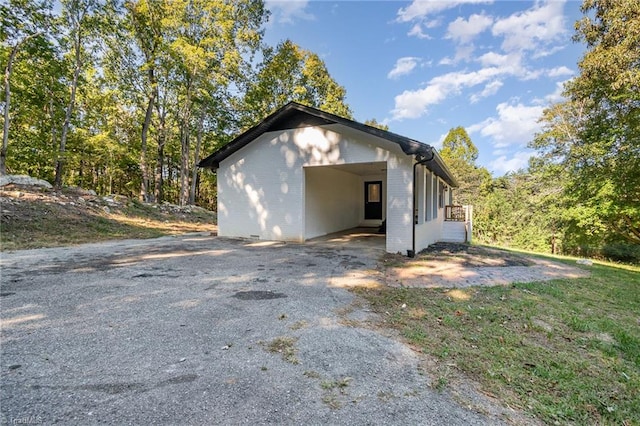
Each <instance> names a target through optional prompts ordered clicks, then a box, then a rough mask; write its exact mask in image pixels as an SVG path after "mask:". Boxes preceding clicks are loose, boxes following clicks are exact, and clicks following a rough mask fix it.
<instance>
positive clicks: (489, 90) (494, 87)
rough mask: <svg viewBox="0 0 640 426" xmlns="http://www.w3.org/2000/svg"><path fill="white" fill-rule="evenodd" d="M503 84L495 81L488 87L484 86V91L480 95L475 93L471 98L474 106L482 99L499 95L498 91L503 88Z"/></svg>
mask: <svg viewBox="0 0 640 426" xmlns="http://www.w3.org/2000/svg"><path fill="white" fill-rule="evenodd" d="M503 84H504V83H503V82H501V81H500V80H494V81H492V82H490V83H488V84H487V85H485V86H484V89H483V90H482V92H480V93H474V94H473V95H471V97H470V98H469V99H470V101H471V103H472V104H475V103H476V102H478V101H479V100H480V99H482V98H486V97H487V96H492V95H495V94H496V93H498V90H500V88H501V87H502V86H503Z"/></svg>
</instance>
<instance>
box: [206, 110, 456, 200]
mask: <svg viewBox="0 0 640 426" xmlns="http://www.w3.org/2000/svg"><path fill="white" fill-rule="evenodd" d="M330 124H341V125H343V126H347V127H349V128H352V129H355V130H358V131H361V132H363V133H367V134H370V135H373V136H377V137H379V138H381V139H385V140H387V141H390V142H393V143H396V144H397V145H398V146H399V147H400V148H401V149H402V152H404V153H405V154H407V155H410V156H414V157H416V159H417V160H420V159H423V158H429V157H431V156H432V153H433V160H432V161H429V162H427V163H426V164H427V167H428V168H429V169H431V170H433V171H434V172H435V173H436V174H437V175H439V176H440V177H442V179H444V180H445V182H447V183H448V184H449V185H451V186H452V187H457V186H458V183H457V181H456V179H455V178H454V177H453V175H452V174H451V172H450V171H449V169H448V168H447V166H446V165H445V164H444V161H443V160H442V158H441V157H440V156H439V155H438V153H437V152H436V151H435V150H434V149H433V147H432V146H431V145H428V144H425V143H422V142H419V141H416V140H414V139H410V138H407V137H405V136H401V135H398V134H396V133H393V132H389V131H386V130H381V129H378V128H376V127H372V126H367V125H366V124H362V123H358V122H356V121H353V120H349V119H347V118H344V117H340V116H337V115H334V114H330V113H328V112H325V111H321V110H319V109H316V108H312V107H309V106H306V105H302V104H299V103H297V102H289V103H288V104H286V105H284V106H283V107H281V108H280V109H278V110H276V111H275V112H273V113H272V114H270V115H269V116H268V117H267V118H265V119H264V120H262V121H261V122H260V123H258V124H257V125H256V126H254V127H252V128H250V129H249V130H247V131H245V132H244V133H242V134H240V135H239V136H237V137H236V138H235V139H233V140H232V141H231V142H229V143H228V144H226V145H225V146H223V147H221V148H220V149H218V150H217V151H215V152H214V153H213V154H211V155H210V156H208V157H207V158H205V159H203V160H202V161H200V162H199V163H198V167H202V168H208V169H212V170H216V169H218V168H219V167H220V163H221V162H222V161H223V160H224V159H226V158H227V157H229V156H230V155H232V154H233V153H235V152H237V151H239V150H240V149H242V148H243V147H245V146H247V145H248V144H250V143H251V142H253V141H254V140H256V139H257V138H258V137H260V136H261V135H262V134H264V133H266V132H273V131H278V130H287V129H296V128H300V127H311V126H323V125H330Z"/></svg>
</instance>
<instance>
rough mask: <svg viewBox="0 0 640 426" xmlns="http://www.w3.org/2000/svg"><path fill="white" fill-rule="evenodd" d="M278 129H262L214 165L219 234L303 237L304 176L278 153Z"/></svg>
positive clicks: (278, 237)
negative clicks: (253, 137) (251, 140)
mask: <svg viewBox="0 0 640 426" xmlns="http://www.w3.org/2000/svg"><path fill="white" fill-rule="evenodd" d="M281 136H282V135H281V134H280V133H275V132H271V133H265V134H263V135H262V136H260V137H259V138H258V139H257V140H255V141H253V142H252V143H251V144H249V145H248V146H246V147H244V148H243V149H241V150H239V151H238V152H235V153H234V154H232V155H231V156H229V157H228V158H226V159H225V160H224V161H222V163H221V164H220V168H219V169H218V234H219V235H221V236H227V237H246V238H260V239H267V240H288V241H303V240H304V226H303V224H304V217H303V210H302V209H303V200H304V176H303V171H302V168H301V167H299V166H296V163H297V162H296V161H293V162H291V161H289V158H288V157H287V156H286V155H283V153H282V152H281V149H280V148H281V144H280V138H281Z"/></svg>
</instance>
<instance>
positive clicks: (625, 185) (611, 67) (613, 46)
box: [531, 0, 640, 244]
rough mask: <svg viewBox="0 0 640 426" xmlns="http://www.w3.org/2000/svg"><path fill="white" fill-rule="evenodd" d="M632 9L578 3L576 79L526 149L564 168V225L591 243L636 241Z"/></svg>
mask: <svg viewBox="0 0 640 426" xmlns="http://www.w3.org/2000/svg"><path fill="white" fill-rule="evenodd" d="M639 6H640V5H639V4H638V1H637V0H616V1H613V0H585V1H584V3H583V5H582V11H583V12H584V14H585V17H584V18H582V19H581V20H580V21H578V22H577V23H576V35H575V37H574V39H575V40H576V41H581V42H585V43H586V45H587V51H586V53H585V54H584V56H583V58H582V59H581V61H580V62H579V68H580V74H579V75H578V76H577V77H576V78H575V79H573V80H572V81H570V82H569V83H568V84H567V85H566V86H565V92H564V95H565V97H566V98H567V100H566V101H565V102H563V103H561V104H558V105H553V106H551V107H550V108H548V109H547V110H546V111H545V114H544V117H543V122H544V129H543V131H542V132H541V133H540V134H539V135H537V137H536V138H535V140H534V141H533V142H532V144H531V146H532V147H534V148H536V149H538V150H539V152H540V153H541V156H542V158H543V159H544V161H545V163H546V164H547V165H548V166H549V168H551V169H555V170H556V171H557V170H558V169H559V168H564V169H566V171H567V173H566V179H567V181H566V186H565V191H564V196H565V197H566V200H567V208H568V213H569V215H568V218H567V220H568V222H569V223H571V224H572V225H571V226H572V227H573V229H575V230H576V231H578V232H580V233H581V234H582V235H583V236H585V237H592V238H590V239H591V241H594V242H595V241H600V242H603V241H607V240H616V239H622V240H626V241H628V242H631V243H634V244H638V243H640V7H639ZM587 239H589V238H587Z"/></svg>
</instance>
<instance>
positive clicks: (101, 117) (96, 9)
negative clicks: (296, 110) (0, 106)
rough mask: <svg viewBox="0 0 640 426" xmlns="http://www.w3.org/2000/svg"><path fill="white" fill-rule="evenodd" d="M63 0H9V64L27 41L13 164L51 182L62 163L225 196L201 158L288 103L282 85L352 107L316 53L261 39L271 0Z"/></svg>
mask: <svg viewBox="0 0 640 426" xmlns="http://www.w3.org/2000/svg"><path fill="white" fill-rule="evenodd" d="M59 3H60V4H59V5H58V7H56V8H54V7H53V2H51V1H48V0H41V1H39V0H10V2H9V3H8V4H7V5H5V4H4V3H3V4H1V5H0V15H1V17H2V23H3V25H2V28H1V32H0V36H1V38H2V42H3V44H2V49H0V63H1V64H2V66H3V67H4V66H6V65H7V63H8V59H9V56H10V54H11V51H12V48H13V47H15V46H16V45H18V44H19V47H20V49H18V50H17V52H16V54H15V60H14V63H13V71H14V72H13V74H12V77H11V87H10V88H9V89H10V90H9V92H10V94H11V95H12V96H11V101H12V102H11V107H10V108H9V110H10V119H11V121H10V130H11V131H10V132H9V133H8V135H9V137H8V140H9V142H10V143H9V144H8V150H6V152H7V156H6V160H7V161H6V165H7V169H8V170H7V171H8V172H9V173H16V174H21V173H26V174H30V175H32V176H35V177H39V178H44V179H47V180H49V181H50V182H53V181H54V177H55V174H56V167H55V166H56V163H58V164H60V167H59V169H60V171H61V172H60V173H59V174H60V179H61V182H62V183H64V184H65V185H80V186H83V187H86V188H91V189H94V190H96V191H98V192H99V193H122V194H126V195H130V196H136V195H139V194H141V193H143V192H145V193H146V195H145V197H144V199H145V200H147V201H156V202H160V201H162V200H167V201H171V202H179V201H182V202H183V203H184V202H185V198H186V196H187V195H188V196H189V202H190V203H191V202H196V203H199V204H202V205H206V206H208V207H215V201H216V183H215V175H212V174H210V173H198V171H197V170H195V164H197V162H198V161H199V160H200V157H201V156H203V155H205V154H207V153H209V152H211V151H212V150H214V149H216V148H217V147H219V146H222V145H224V144H225V143H227V142H228V141H229V140H231V139H232V138H233V137H234V136H235V135H237V134H238V132H239V131H241V130H242V128H243V126H244V125H246V124H245V123H247V122H249V121H255V120H259V119H262V118H263V117H264V115H266V114H267V113H269V112H270V110H271V108H273V107H279V106H281V104H282V103H284V102H285V100H284V99H285V98H284V97H285V96H287V92H286V91H281V92H279V90H281V89H282V88H286V89H289V88H292V90H294V89H295V92H296V94H297V95H296V96H297V97H296V98H295V99H296V100H299V101H301V102H304V103H306V104H308V105H313V106H316V107H319V108H323V109H325V110H327V111H329V112H333V113H336V114H339V115H343V116H347V117H349V116H350V115H351V112H350V110H349V108H348V107H347V106H346V104H345V103H344V98H345V91H344V88H343V87H341V86H339V85H338V84H337V83H336V82H335V81H334V80H333V79H332V78H331V77H330V75H329V73H328V70H327V69H326V66H325V64H324V63H323V61H322V60H321V59H320V58H319V57H318V56H317V55H315V54H314V53H312V52H309V51H305V50H302V49H300V48H299V47H297V46H295V45H293V43H290V42H288V43H284V44H282V45H281V46H280V47H278V48H272V47H264V46H263V45H262V37H263V33H264V30H265V26H264V24H265V22H266V20H267V18H268V16H269V12H268V10H267V9H266V8H265V5H264V2H263V1H262V0H240V1H233V2H230V1H223V0H217V1H202V0H198V1H187V0H178V1H168V0H129V1H125V2H120V1H111V0H64V1H61V2H59ZM51 22H55V25H53V24H51ZM36 35H37V36H36ZM20 43H21V44H20ZM263 48H264V49H265V53H264V54H263V55H262V57H263V58H264V61H263V64H262V65H260V66H259V67H258V69H257V70H256V71H254V68H255V67H254V65H255V60H254V56H255V55H256V54H257V53H258V52H259V50H260V49H263ZM290 65H291V66H293V68H291V69H289V68H287V67H289V66H290ZM292 69H293V70H294V72H293V73H291V72H290V71H291V70H292ZM73 87H75V91H74V90H70V88H73ZM72 93H73V95H72ZM245 95H248V96H245ZM279 95H282V96H279ZM2 96H3V99H4V93H3V94H2ZM72 98H73V99H72ZM245 99H250V100H251V102H253V103H254V104H253V105H254V106H260V105H262V107H260V108H262V109H260V108H258V109H252V107H251V105H249V106H247V103H246V102H244V100H245ZM288 100H289V98H288V97H287V98H286V101H288ZM63 135H64V136H63ZM3 153H4V150H3ZM3 158H4V156H3ZM57 160H59V161H57ZM63 166H64V167H63ZM189 190H190V191H189Z"/></svg>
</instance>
